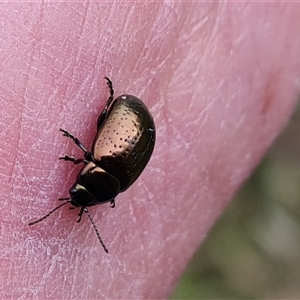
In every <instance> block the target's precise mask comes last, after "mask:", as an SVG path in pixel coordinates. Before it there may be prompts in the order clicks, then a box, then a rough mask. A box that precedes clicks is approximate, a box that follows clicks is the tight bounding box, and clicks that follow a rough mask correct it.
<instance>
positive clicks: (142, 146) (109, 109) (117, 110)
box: [29, 77, 155, 252]
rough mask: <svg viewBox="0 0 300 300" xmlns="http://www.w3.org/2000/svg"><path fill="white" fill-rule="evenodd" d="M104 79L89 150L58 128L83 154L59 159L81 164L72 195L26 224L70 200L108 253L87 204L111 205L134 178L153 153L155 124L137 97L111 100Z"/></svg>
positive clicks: (107, 79)
mask: <svg viewBox="0 0 300 300" xmlns="http://www.w3.org/2000/svg"><path fill="white" fill-rule="evenodd" d="M105 79H106V81H107V85H108V88H109V91H110V96H109V98H108V100H107V102H106V105H105V107H104V109H103V110H102V112H101V114H100V116H99V117H98V121H97V130H98V132H97V134H96V137H95V139H94V142H93V145H92V151H91V152H89V151H88V150H87V149H86V147H85V146H84V145H83V144H82V143H81V142H80V141H79V140H78V139H77V138H76V137H74V136H73V135H72V134H70V133H69V132H68V131H66V130H63V129H60V131H61V132H62V133H63V135H64V136H66V137H68V138H70V139H72V140H73V142H74V143H75V144H76V145H77V146H78V147H79V148H80V149H81V150H82V151H83V152H84V157H83V158H79V159H75V158H74V157H72V156H69V155H65V156H64V157H60V158H59V159H62V160H65V161H70V162H73V163H74V164H76V165H77V164H80V163H83V164H84V167H83V168H82V169H81V171H80V172H79V174H78V176H77V179H76V182H75V183H74V184H73V186H72V187H71V189H70V190H69V193H70V196H71V197H68V198H60V199H58V200H61V201H64V202H63V203H62V204H61V205H59V206H57V207H56V208H54V209H53V210H51V211H50V212H49V213H48V214H46V215H45V216H44V217H42V218H40V219H38V220H36V221H33V222H31V223H29V225H33V224H36V223H38V222H40V221H42V220H44V219H45V218H47V217H48V216H49V215H51V214H52V213H53V212H54V211H56V210H57V209H59V208H60V207H62V206H64V205H66V204H68V203H70V204H71V205H72V206H71V207H70V209H74V208H77V207H79V208H80V211H79V214H78V217H79V218H78V220H77V222H80V221H81V217H82V214H83V212H85V213H86V214H87V216H88V218H89V219H90V221H91V223H92V225H93V227H94V229H95V232H96V234H97V237H98V239H99V241H100V243H101V245H102V246H103V248H104V250H105V251H106V252H108V250H107V248H106V247H105V245H104V243H103V241H102V239H101V237H100V234H99V231H98V229H97V227H96V225H95V223H94V221H93V219H92V217H91V215H90V214H89V212H88V209H87V207H88V206H93V205H97V204H102V203H106V202H110V203H111V207H114V206H115V197H116V196H117V195H118V194H119V193H121V192H124V191H125V190H127V189H128V188H129V187H130V186H131V185H132V184H133V183H134V182H135V181H136V179H137V178H138V177H139V176H140V174H141V173H142V171H143V170H144V168H145V167H146V165H147V163H148V161H149V159H150V157H151V154H152V152H153V148H154V144H155V126H154V122H153V118H152V116H151V113H150V112H149V110H148V109H147V107H146V106H145V104H144V103H143V102H142V101H141V100H140V99H138V98H136V97H135V96H132V95H127V94H125V95H121V96H119V97H117V98H116V99H114V89H113V85H112V82H111V80H110V79H109V78H107V77H105Z"/></svg>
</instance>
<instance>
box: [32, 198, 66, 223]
mask: <svg viewBox="0 0 300 300" xmlns="http://www.w3.org/2000/svg"><path fill="white" fill-rule="evenodd" d="M69 202H70V201H66V202H64V203H62V204H60V205H58V206H57V207H55V208H54V209H52V210H51V211H49V212H48V213H47V214H46V215H45V216H43V217H42V218H40V219H38V220H36V221H33V222H30V223H29V225H33V224H36V223H39V222H41V221H43V220H45V219H46V218H48V217H49V216H50V215H51V214H52V213H53V212H55V211H56V210H58V209H59V208H61V207H62V206H64V205H66V204H68V203H69Z"/></svg>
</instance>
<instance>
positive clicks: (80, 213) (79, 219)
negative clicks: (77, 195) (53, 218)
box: [77, 207, 84, 223]
mask: <svg viewBox="0 0 300 300" xmlns="http://www.w3.org/2000/svg"><path fill="white" fill-rule="evenodd" d="M83 212H84V207H81V208H80V212H79V214H78V217H79V218H78V220H77V222H78V223H79V222H80V221H81V218H82V214H83Z"/></svg>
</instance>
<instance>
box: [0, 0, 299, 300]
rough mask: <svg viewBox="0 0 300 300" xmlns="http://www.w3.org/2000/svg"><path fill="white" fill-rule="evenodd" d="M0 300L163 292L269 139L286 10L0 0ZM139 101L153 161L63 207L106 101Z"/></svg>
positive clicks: (291, 72) (288, 38) (290, 68)
mask: <svg viewBox="0 0 300 300" xmlns="http://www.w3.org/2000/svg"><path fill="white" fill-rule="evenodd" d="M0 9H1V16H0V20H1V31H0V49H1V50H0V56H1V59H0V60H1V66H2V67H1V92H0V103H1V111H0V114H1V119H0V134H1V139H0V141H1V142H0V154H1V155H0V168H1V171H0V180H1V195H2V205H1V210H0V214H1V216H0V233H1V243H0V298H1V299H7V298H14V299H16V298H18V299H46V298H47V299H54V298H57V299H96V298H97V299H100V298H103V299H117V298H123V299H145V298H166V297H168V296H169V295H170V293H171V291H172V290H173V288H174V287H175V285H176V283H177V281H178V279H179V277H180V275H181V274H182V272H183V271H184V269H185V267H186V264H187V262H188V261H189V259H190V258H191V256H192V255H193V253H194V251H195V250H196V248H197V247H198V246H199V244H200V243H201V242H202V241H203V239H204V238H205V236H206V235H207V234H208V230H209V229H210V228H211V226H212V225H213V224H214V222H215V221H216V219H217V218H218V216H219V215H220V214H221V213H222V211H223V209H224V207H225V206H226V204H227V203H228V202H229V200H230V199H231V198H232V197H233V195H234V193H235V192H236V191H237V189H238V188H239V187H240V185H241V184H242V183H243V181H244V180H245V179H246V178H247V177H248V176H249V175H250V174H251V171H252V170H253V168H254V167H255V166H256V165H257V163H258V162H259V161H260V159H261V158H262V156H263V155H264V154H265V152H266V151H267V149H268V147H269V146H270V144H271V143H272V141H273V140H274V138H275V137H276V136H277V135H278V134H279V133H280V131H281V130H282V128H283V127H284V125H285V124H286V122H287V121H288V118H289V116H290V114H291V112H292V111H293V109H294V107H295V104H296V100H297V97H298V93H299V86H300V80H299V79H300V39H299V28H300V17H299V16H300V4H299V3H286V4H285V3H227V4H224V3H217V2H213V3H208V2H206V3H200V2H199V3H191V2H182V3H180V2H172V1H170V2H166V3H165V4H163V3H160V2H157V3H141V4H134V3H133V2H127V3H120V2H117V1H108V2H101V3H93V2H82V3H1V4H0ZM104 76H109V77H110V78H111V79H112V80H113V83H114V87H115V90H116V95H119V94H121V93H129V94H133V95H136V96H138V97H140V98H141V99H143V101H144V102H145V103H146V105H147V106H148V107H149V109H150V110H151V112H152V114H153V117H154V119H155V121H156V128H157V140H156V147H155V150H154V153H153V156H152V159H151V161H150V163H149V165H148V166H147V168H146V169H145V171H144V172H143V174H142V175H141V176H140V178H139V179H138V180H137V182H136V183H135V184H134V185H133V186H132V187H131V188H130V189H129V190H128V191H126V192H125V193H122V194H120V195H119V196H118V197H117V199H116V207H115V208H114V209H111V208H110V207H109V204H105V205H99V206H96V207H92V208H90V213H91V214H92V216H93V218H94V221H95V223H96V224H97V226H98V228H99V231H100V233H101V235H102V238H103V240H104V242H105V243H106V246H107V247H108V249H109V251H110V252H109V254H106V253H105V252H104V251H103V249H102V247H101V245H100V244H99V242H98V240H97V237H96V235H95V232H94V230H93V228H92V226H91V224H90V222H89V220H88V219H87V216H85V215H84V216H83V220H82V222H81V223H80V224H78V223H76V222H75V220H76V219H77V213H78V211H77V210H73V211H70V210H69V209H68V208H67V207H64V208H62V209H61V210H60V211H58V212H56V213H55V214H53V215H52V216H51V217H49V218H48V219H46V220H45V221H43V222H42V223H39V224H36V225H34V226H31V227H29V226H28V222H30V221H33V220H35V219H36V218H38V217H41V216H43V215H44V214H45V213H47V212H48V211H49V210H51V209H52V208H53V207H55V206H56V205H58V204H59V202H58V201H57V199H58V198H59V197H67V196H68V190H69V188H70V187H71V185H72V184H73V182H74V181H75V178H76V174H77V173H78V171H79V170H80V166H73V165H72V164H71V163H68V162H63V161H59V160H58V157H59V156H61V155H64V154H69V155H74V156H76V157H81V152H80V150H79V149H78V148H77V147H76V146H75V145H74V144H73V143H72V142H71V141H69V140H68V139H66V138H65V137H63V136H62V135H61V134H60V133H59V132H58V129H59V128H64V129H68V130H69V131H70V132H72V133H73V134H74V135H76V136H78V137H79V138H80V139H81V140H82V142H83V143H84V144H85V145H86V146H87V147H90V145H91V143H92V141H93V137H94V135H95V133H96V119H97V116H98V115H99V113H100V111H101V109H102V108H103V106H104V104H105V102H106V99H107V97H108V90H107V86H106V84H105V81H104V80H103V77H104Z"/></svg>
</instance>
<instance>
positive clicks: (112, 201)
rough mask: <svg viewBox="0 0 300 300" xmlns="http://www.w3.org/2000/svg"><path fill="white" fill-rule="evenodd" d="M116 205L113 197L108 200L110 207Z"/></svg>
mask: <svg viewBox="0 0 300 300" xmlns="http://www.w3.org/2000/svg"><path fill="white" fill-rule="evenodd" d="M115 206H116V204H115V199H112V200H111V201H110V207H111V208H114V207H115Z"/></svg>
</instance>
